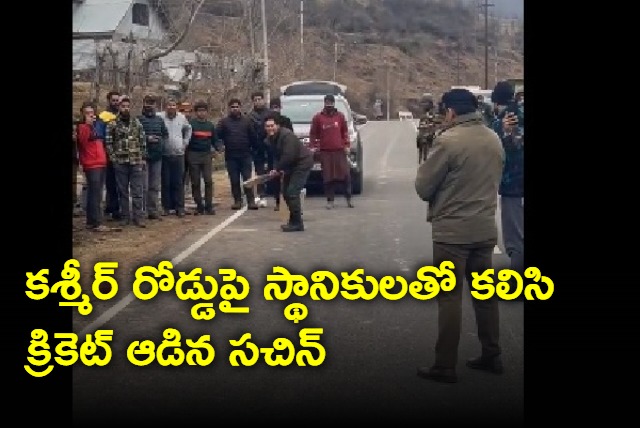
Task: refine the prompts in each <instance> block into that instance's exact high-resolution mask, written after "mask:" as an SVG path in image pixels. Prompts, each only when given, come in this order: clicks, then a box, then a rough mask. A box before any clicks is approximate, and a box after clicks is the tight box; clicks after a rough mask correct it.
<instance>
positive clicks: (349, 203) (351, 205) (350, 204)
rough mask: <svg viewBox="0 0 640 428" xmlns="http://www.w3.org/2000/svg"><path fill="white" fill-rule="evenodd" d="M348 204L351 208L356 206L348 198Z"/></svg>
mask: <svg viewBox="0 0 640 428" xmlns="http://www.w3.org/2000/svg"><path fill="white" fill-rule="evenodd" d="M347 206H348V207H349V208H355V207H354V206H353V204H352V203H351V199H347Z"/></svg>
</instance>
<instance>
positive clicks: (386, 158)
mask: <svg viewBox="0 0 640 428" xmlns="http://www.w3.org/2000/svg"><path fill="white" fill-rule="evenodd" d="M396 141H398V134H397V133H396V135H395V137H394V138H392V139H391V141H390V142H389V144H388V145H387V147H386V148H385V150H384V153H383V154H382V159H381V160H380V170H381V171H382V173H381V174H380V176H379V177H378V178H381V179H385V178H387V172H388V170H389V168H388V166H387V165H388V163H389V155H391V150H393V148H394V147H395V145H396Z"/></svg>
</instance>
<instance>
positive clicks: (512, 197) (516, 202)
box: [491, 82, 524, 274]
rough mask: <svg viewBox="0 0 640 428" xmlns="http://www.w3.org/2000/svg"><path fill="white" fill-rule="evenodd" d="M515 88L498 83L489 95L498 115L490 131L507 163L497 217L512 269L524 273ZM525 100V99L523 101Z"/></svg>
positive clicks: (520, 112)
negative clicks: (499, 218)
mask: <svg viewBox="0 0 640 428" xmlns="http://www.w3.org/2000/svg"><path fill="white" fill-rule="evenodd" d="M514 92H515V90H514V87H513V86H511V84H510V83H508V82H498V83H497V84H496V86H495V88H494V90H493V92H492V94H491V101H492V102H493V103H494V104H495V105H496V106H497V108H498V114H497V117H496V119H495V120H494V121H493V125H492V128H493V130H494V131H495V132H496V134H498V136H499V137H500V139H501V140H502V146H503V147H504V150H505V154H506V159H505V164H504V170H503V173H502V180H501V182H500V189H499V192H498V193H499V194H500V215H501V223H502V236H503V240H504V246H505V250H506V252H507V255H508V256H509V258H510V259H511V269H512V270H515V271H516V272H519V273H520V274H523V273H524V100H523V104H521V105H520V104H518V103H517V101H516V100H515V98H514ZM523 98H524V97H523Z"/></svg>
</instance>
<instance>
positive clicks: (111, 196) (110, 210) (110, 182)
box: [104, 162, 120, 216]
mask: <svg viewBox="0 0 640 428" xmlns="http://www.w3.org/2000/svg"><path fill="white" fill-rule="evenodd" d="M105 187H106V189H107V195H106V198H105V199H106V201H105V202H106V207H105V210H104V211H105V212H106V213H107V214H111V215H116V216H117V215H119V214H120V196H118V183H117V181H116V171H115V168H114V166H113V163H112V162H108V163H107V171H106V176H105Z"/></svg>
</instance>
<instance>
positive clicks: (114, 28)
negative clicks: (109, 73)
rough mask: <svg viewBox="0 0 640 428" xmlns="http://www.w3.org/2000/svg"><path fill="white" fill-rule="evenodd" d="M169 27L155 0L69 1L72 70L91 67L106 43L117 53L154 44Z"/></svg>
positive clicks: (159, 5)
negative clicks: (71, 4)
mask: <svg viewBox="0 0 640 428" xmlns="http://www.w3.org/2000/svg"><path fill="white" fill-rule="evenodd" d="M169 27H170V23H169V19H168V17H167V15H166V13H165V12H164V10H163V8H162V7H161V2H159V1H158V0H73V69H74V71H75V70H88V69H93V68H95V66H96V53H97V52H98V51H99V52H102V51H103V50H104V47H105V46H107V45H108V46H111V48H112V49H113V50H114V51H118V52H128V51H129V50H131V49H132V48H133V50H134V51H140V50H141V49H144V48H145V47H148V46H154V45H155V46H158V45H160V43H161V42H162V40H164V39H165V38H166V35H167V32H168V31H169ZM132 42H134V43H133V44H132ZM124 57H125V55H119V60H122V61H124V60H125V58H124Z"/></svg>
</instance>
